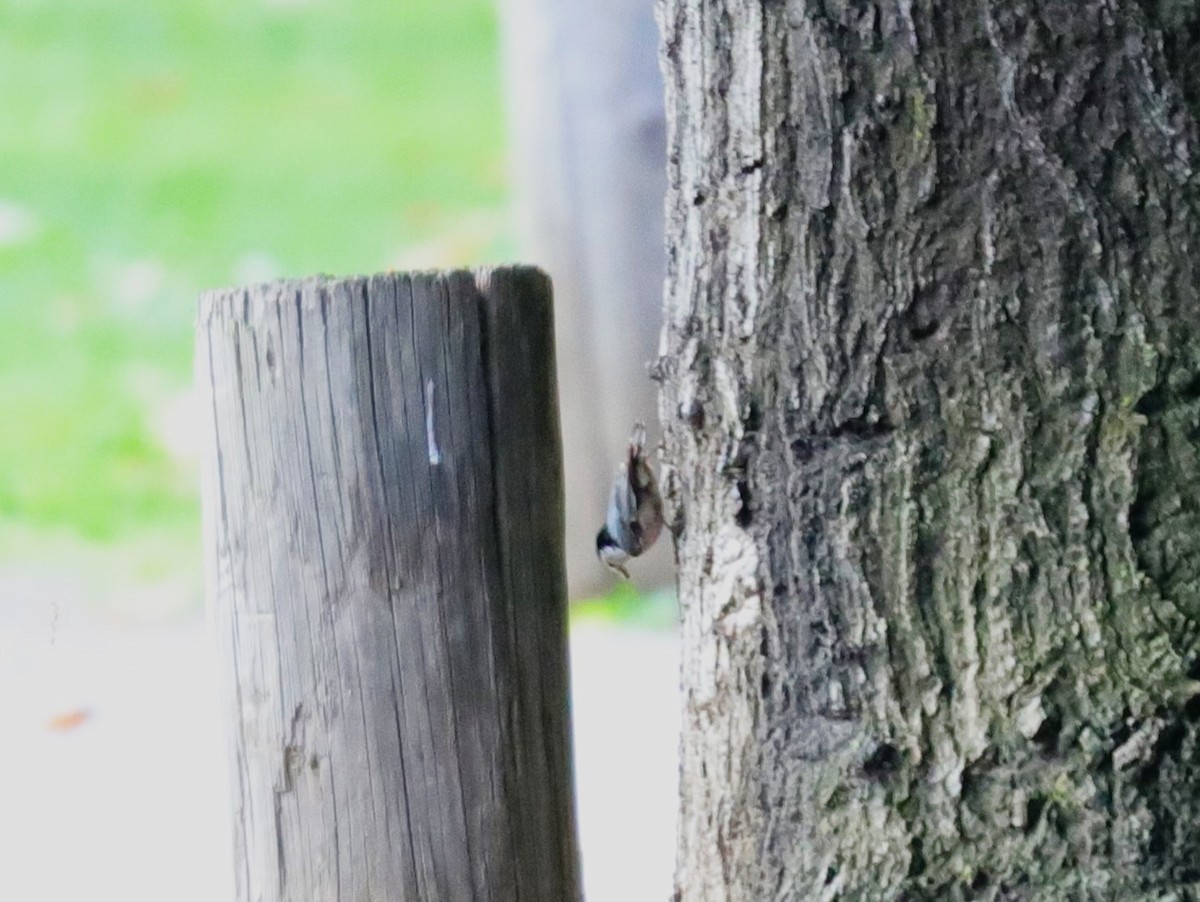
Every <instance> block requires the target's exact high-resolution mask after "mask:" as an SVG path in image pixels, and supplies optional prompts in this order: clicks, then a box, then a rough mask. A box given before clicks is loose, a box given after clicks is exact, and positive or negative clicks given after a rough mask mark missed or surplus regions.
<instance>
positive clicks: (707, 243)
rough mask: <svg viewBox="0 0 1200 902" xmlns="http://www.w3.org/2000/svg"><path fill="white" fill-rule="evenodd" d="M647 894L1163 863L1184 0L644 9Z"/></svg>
mask: <svg viewBox="0 0 1200 902" xmlns="http://www.w3.org/2000/svg"><path fill="white" fill-rule="evenodd" d="M659 13H660V21H661V25H662V29H663V63H664V70H665V73H666V83H667V95H668V96H667V102H668V115H669V118H670V125H671V130H670V164H669V165H670V190H669V196H668V204H667V210H668V259H669V272H668V286H667V304H666V314H667V316H666V327H665V330H664V336H663V348H662V352H663V360H662V362H661V365H660V367H659V369H660V370H661V371H662V372H663V374H664V390H663V394H662V399H661V414H662V418H663V422H664V426H665V431H666V437H667V439H666V455H665V458H666V463H667V472H668V478H667V479H666V481H665V484H666V487H667V491H668V495H669V499H670V502H671V505H672V507H673V510H674V520H675V523H676V527H677V529H678V544H679V560H680V576H679V580H680V592H681V598H682V601H683V608H684V626H683V630H684V644H685V649H684V664H683V680H684V688H685V697H686V710H685V719H684V738H683V743H682V750H683V765H682V767H683V799H682V806H683V808H682V817H681V825H680V845H679V867H678V884H679V892H680V897H681V898H683V899H691V900H701V899H704V900H708V899H713V900H716V899H730V900H733V899H747V900H757V899H780V900H785V899H820V898H847V899H875V898H879V899H889V898H901V897H903V898H909V899H945V898H981V899H987V898H995V899H1059V898H1061V899H1075V898H1110V897H1117V896H1122V897H1123V896H1125V895H1129V896H1131V897H1139V896H1150V897H1154V898H1158V897H1160V896H1161V895H1162V894H1166V893H1170V892H1177V893H1179V892H1184V893H1186V892H1187V890H1186V889H1185V887H1190V886H1193V885H1198V884H1200V834H1197V833H1196V832H1195V831H1194V830H1193V829H1192V825H1193V824H1195V823H1197V822H1200V734H1198V725H1200V631H1198V629H1197V626H1198V624H1200V455H1198V452H1197V447H1198V440H1200V342H1198V339H1200V334H1198V332H1200V306H1198V304H1197V300H1198V298H1197V289H1196V286H1195V278H1196V273H1195V271H1194V269H1195V267H1194V266H1193V263H1192V260H1193V258H1194V254H1195V252H1196V249H1197V248H1200V195H1198V192H1197V177H1196V175H1195V173H1194V168H1195V166H1194V164H1195V155H1196V147H1197V138H1198V137H1200V132H1198V129H1197V116H1198V114H1200V101H1198V100H1197V98H1198V97H1200V89H1198V88H1197V85H1200V77H1198V76H1197V74H1196V72H1197V71H1200V70H1197V69H1196V66H1195V64H1194V62H1192V60H1194V59H1195V58H1196V55H1197V54H1200V14H1198V12H1197V9H1196V8H1195V6H1194V5H1192V4H1178V3H1176V4H1168V3H1158V4H1155V3H1149V2H1143V3H1135V2H1117V0H1103V2H1094V0H1085V2H1074V0H1070V2H1068V0H1042V2H1015V3H1004V4H1000V3H989V2H982V0H964V2H962V3H954V4H949V3H935V2H921V0H913V2H901V3H897V4H891V3H888V4H883V3H872V2H832V0H828V2H823V3H822V2H817V0H813V2H801V0H788V2H778V0H775V2H762V0H723V2H720V0H701V2H694V0H661V2H660V6H659Z"/></svg>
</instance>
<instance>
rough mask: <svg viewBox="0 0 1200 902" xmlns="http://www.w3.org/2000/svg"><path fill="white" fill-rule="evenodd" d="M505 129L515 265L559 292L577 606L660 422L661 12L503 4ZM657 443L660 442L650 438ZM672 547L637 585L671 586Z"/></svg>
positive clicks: (609, 581)
mask: <svg viewBox="0 0 1200 902" xmlns="http://www.w3.org/2000/svg"><path fill="white" fill-rule="evenodd" d="M499 9H500V12H501V21H502V23H503V25H504V28H503V32H502V33H503V37H504V48H505V54H504V59H505V76H506V81H507V116H508V121H509V144H510V155H511V157H512V167H511V168H512V177H513V193H514V196H515V198H516V201H517V203H516V208H517V214H518V216H517V223H518V227H519V228H518V231H519V237H520V239H521V245H522V253H523V256H525V257H526V258H529V259H532V260H535V261H536V262H537V263H538V265H539V266H541V267H543V268H544V269H546V270H547V271H548V272H549V273H550V275H551V277H552V278H553V279H554V322H555V344H556V346H557V349H558V386H559V397H560V398H561V409H562V437H563V474H564V477H565V488H566V499H567V513H566V520H567V527H566V528H567V541H566V553H567V584H568V589H569V591H570V594H571V597H572V598H577V597H580V596H582V595H587V594H597V593H603V592H606V591H608V590H609V589H610V588H611V587H612V585H613V576H612V572H611V571H609V570H608V569H607V568H605V567H603V566H600V564H599V563H598V562H597V561H596V545H595V540H596V530H598V529H599V528H600V524H601V523H602V522H604V514H605V508H606V506H607V504H608V490H609V487H610V484H611V481H612V467H613V461H614V460H619V459H620V458H621V455H622V454H624V453H625V448H626V446H627V444H628V441H629V427H630V426H631V425H632V424H633V423H634V422H635V421H638V420H641V421H644V422H650V421H651V420H652V418H653V416H654V405H655V398H656V394H657V393H656V391H655V387H654V384H653V383H652V382H651V381H650V380H649V379H647V378H646V366H647V364H649V363H651V362H652V361H653V360H654V356H655V354H656V353H657V351H658V334H659V331H660V326H661V322H662V320H661V317H662V284H663V268H664V254H663V246H662V234H663V191H664V190H665V189H666V182H667V178H666V171H665V164H666V147H665V146H664V145H665V141H666V135H665V133H666V122H665V112H664V110H663V91H662V77H661V76H660V74H659V70H658V62H657V59H656V47H657V41H658V34H657V31H656V29H655V26H654V17H653V10H654V0H503V2H502V3H500V4H499ZM652 438H656V436H652ZM673 575H674V569H673V562H672V561H671V556H670V554H669V553H668V549H667V548H665V547H664V548H663V549H662V551H657V550H656V551H655V552H652V553H651V554H650V555H649V556H648V558H643V559H642V560H640V561H639V562H638V567H637V575H636V579H637V582H638V585H639V586H642V587H653V586H655V585H664V584H667V583H669V582H670V580H671V579H672V577H673Z"/></svg>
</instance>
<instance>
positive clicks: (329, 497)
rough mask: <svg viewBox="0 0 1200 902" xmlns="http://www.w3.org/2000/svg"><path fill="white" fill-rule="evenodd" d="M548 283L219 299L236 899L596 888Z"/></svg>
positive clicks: (415, 285) (219, 445) (225, 295)
mask: <svg viewBox="0 0 1200 902" xmlns="http://www.w3.org/2000/svg"><path fill="white" fill-rule="evenodd" d="M550 295H551V292H550V283H549V280H548V279H547V278H546V277H545V276H544V275H543V274H542V273H541V272H539V271H537V270H534V269H530V268H516V267H514V268H503V269H495V270H483V271H478V272H475V273H469V272H452V273H444V274H436V273H435V274H419V275H406V274H389V275H381V276H373V277H370V278H357V279H344V280H329V279H311V280H307V281H302V282H279V283H272V284H266V285H259V286H255V287H252V288H246V289H232V290H226V291H215V292H210V293H207V294H205V295H204V296H203V298H202V299H201V301H200V314H199V324H198V338H197V378H198V383H199V386H200V389H201V391H202V393H203V394H205V395H206V396H207V397H206V401H205V404H204V405H203V406H202V410H203V411H204V416H205V418H206V419H207V420H208V421H209V441H208V445H207V449H206V453H205V455H204V466H203V492H204V520H205V530H204V535H205V539H204V541H205V551H206V555H207V578H208V596H209V603H210V609H211V612H212V616H213V619H214V625H215V629H216V632H217V635H218V640H219V643H220V646H221V650H222V653H223V670H224V675H225V678H226V686H225V691H226V700H227V705H228V711H229V722H230V727H231V729H230V733H229V737H230V744H231V747H232V751H233V762H234V772H233V790H234V802H235V831H234V832H235V843H236V853H237V868H238V876H237V885H238V896H239V898H240V899H241V900H251V899H253V900H284V899H293V900H298V902H313V900H339V899H340V900H355V902H357V900H372V902H380V900H406V902H407V900H474V899H495V900H510V899H521V900H547V902H560V900H570V899H577V898H578V897H579V880H578V866H577V852H576V844H575V842H576V841H575V825H574V814H573V803H572V786H571V764H570V748H569V741H570V739H569V726H570V724H569V715H568V707H567V704H568V702H567V660H566V609H565V588H564V575H563V548H562V522H563V521H562V518H563V511H562V477H561V464H560V447H559V432H558V413H557V404H556V399H555V375H554V365H553V360H554V351H553V338H552V313H551V296H550Z"/></svg>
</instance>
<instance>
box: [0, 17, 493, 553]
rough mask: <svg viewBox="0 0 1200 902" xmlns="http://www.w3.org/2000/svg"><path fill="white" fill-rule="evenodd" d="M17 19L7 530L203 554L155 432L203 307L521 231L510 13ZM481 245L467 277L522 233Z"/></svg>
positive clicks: (7, 303) (188, 501) (12, 26)
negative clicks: (145, 541) (207, 300)
mask: <svg viewBox="0 0 1200 902" xmlns="http://www.w3.org/2000/svg"><path fill="white" fill-rule="evenodd" d="M0 22H2V23H3V28H0V423H3V424H5V425H4V426H2V427H0V523H7V524H10V525H11V524H16V525H18V526H20V527H22V528H24V527H29V528H33V529H39V530H46V531H48V532H54V533H56V534H62V533H63V532H64V531H65V532H67V533H70V534H74V535H77V536H79V537H80V538H82V539H85V540H88V541H101V542H114V541H127V542H128V541H132V542H136V541H138V538H137V537H138V536H143V537H144V536H146V535H147V534H151V535H153V536H155V537H156V540H155V545H154V547H156V548H158V547H159V541H160V540H161V537H162V536H163V535H164V534H170V533H176V534H178V535H179V536H180V537H181V539H183V540H185V541H189V542H192V543H193V544H194V542H195V531H196V521H197V516H198V503H197V498H196V487H195V479H194V475H193V473H192V467H191V465H190V463H189V462H188V461H187V460H186V454H185V455H183V457H182V458H181V456H180V454H179V453H178V452H177V451H173V450H172V449H171V447H170V442H169V441H168V440H165V439H164V437H163V434H162V430H161V428H160V427H159V426H158V425H157V424H158V422H159V421H161V420H162V419H163V416H162V414H163V411H167V412H169V411H170V409H171V403H172V400H173V399H175V398H177V397H179V396H181V395H182V393H184V392H185V391H186V389H187V387H188V385H189V384H190V380H191V343H192V331H191V330H192V322H193V316H194V304H195V296H196V294H197V292H198V291H199V290H200V289H202V288H204V287H212V286H220V285H226V284H231V283H236V282H241V281H248V280H257V279H261V278H265V277H273V276H277V275H304V274H309V273H315V272H329V273H353V272H370V271H376V270H380V269H386V268H388V267H390V266H395V265H402V261H404V260H405V259H406V257H405V254H404V249H405V248H407V247H410V246H412V245H416V244H420V243H422V242H429V241H431V240H433V239H436V238H437V237H438V236H439V235H444V234H446V233H452V232H453V231H454V229H455V223H456V222H457V221H459V220H460V219H462V218H466V219H471V218H472V217H474V218H475V220H478V219H479V216H480V213H481V211H482V212H483V213H484V214H487V215H492V214H494V218H493V219H488V218H487V216H485V217H484V219H485V222H487V223H490V222H495V223H502V221H503V217H502V214H501V213H500V212H499V211H501V209H502V207H503V203H504V197H505V184H504V177H503V148H502V117H501V99H500V93H499V91H500V89H499V65H498V60H497V35H496V22H495V14H494V10H493V8H492V4H491V2H490V0H399V2H397V0H388V2H384V0H360V2H352V3H333V2H287V0H276V2H273V3H234V2H229V0H194V2H189V3H176V2H167V0H151V2H133V0H81V2H76V3H73V4H63V3H46V2H38V0H0ZM477 231H478V230H477ZM468 244H469V246H468V247H466V248H464V250H465V252H467V253H469V254H470V257H469V258H468V259H461V260H457V261H454V262H458V263H462V264H469V263H477V262H480V261H488V260H494V259H498V258H500V257H502V256H503V255H504V254H505V252H507V251H509V250H510V247H509V246H508V245H507V243H506V238H505V235H504V229H503V226H502V225H500V226H497V227H495V228H491V227H489V226H488V225H485V226H484V228H483V237H482V238H480V237H478V236H476V237H473V238H471V239H470V241H469V242H468ZM155 553H156V554H157V553H158V552H155Z"/></svg>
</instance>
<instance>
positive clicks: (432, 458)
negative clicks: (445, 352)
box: [425, 379, 442, 467]
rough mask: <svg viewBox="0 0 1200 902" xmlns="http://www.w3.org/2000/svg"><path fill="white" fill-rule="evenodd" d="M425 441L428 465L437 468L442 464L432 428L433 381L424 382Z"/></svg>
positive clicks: (435, 435) (435, 434)
mask: <svg viewBox="0 0 1200 902" xmlns="http://www.w3.org/2000/svg"><path fill="white" fill-rule="evenodd" d="M425 440H426V442H427V443H428V446H429V463H430V464H431V465H432V466H435V467H436V466H437V465H438V464H440V463H441V462H442V452H441V450H440V449H439V448H438V443H437V433H436V432H435V431H434V428H433V380H432V379H426V380H425Z"/></svg>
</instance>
